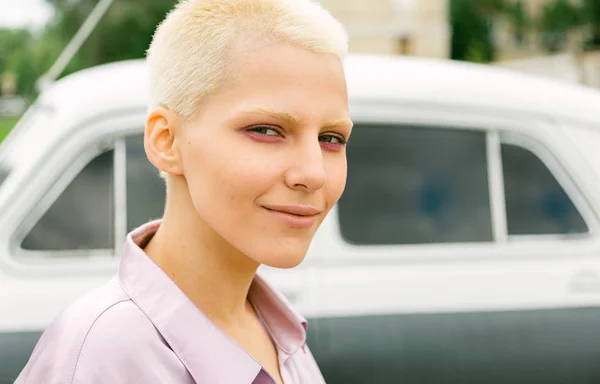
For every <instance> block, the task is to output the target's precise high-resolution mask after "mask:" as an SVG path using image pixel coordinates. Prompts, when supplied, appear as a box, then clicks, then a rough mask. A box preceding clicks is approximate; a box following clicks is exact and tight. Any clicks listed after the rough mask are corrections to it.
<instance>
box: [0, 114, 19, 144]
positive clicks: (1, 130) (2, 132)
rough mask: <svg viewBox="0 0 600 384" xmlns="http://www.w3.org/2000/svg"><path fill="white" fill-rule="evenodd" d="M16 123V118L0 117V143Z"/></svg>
mask: <svg viewBox="0 0 600 384" xmlns="http://www.w3.org/2000/svg"><path fill="white" fill-rule="evenodd" d="M16 123H17V119H12V118H3V117H0V143H1V142H2V140H4V138H5V137H6V136H7V135H8V132H9V131H10V130H11V129H12V127H14V125H15V124H16Z"/></svg>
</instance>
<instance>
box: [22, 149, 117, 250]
mask: <svg viewBox="0 0 600 384" xmlns="http://www.w3.org/2000/svg"><path fill="white" fill-rule="evenodd" d="M113 196H114V192H113V151H112V150H110V151H106V152H104V153H102V154H100V155H98V156H97V157H95V158H94V159H93V160H92V161H90V162H89V163H88V164H87V166H86V167H85V168H83V170H82V171H81V172H80V173H79V174H78V175H77V176H76V177H75V178H74V179H73V181H72V182H71V183H70V184H69V185H68V186H67V188H66V189H65V190H64V191H63V192H62V193H61V195H60V196H59V197H58V199H57V200H56V201H55V202H54V203H53V204H52V205H51V206H50V208H49V209H48V210H47V211H46V212H45V213H44V215H43V216H42V217H41V219H40V220H39V221H38V222H37V223H36V224H35V225H34V227H33V229H32V230H31V231H30V232H29V233H28V234H27V236H26V237H25V239H24V240H23V242H22V244H21V247H22V248H23V249H27V250H52V251H59V250H81V249H113V248H114V240H113V239H114V233H113V232H114V219H113V212H114V205H113V204H114V203H113Z"/></svg>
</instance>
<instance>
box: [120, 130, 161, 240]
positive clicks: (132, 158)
mask: <svg viewBox="0 0 600 384" xmlns="http://www.w3.org/2000/svg"><path fill="white" fill-rule="evenodd" d="M125 145H126V148H127V229H128V231H131V230H132V229H134V228H137V227H138V226H140V225H142V224H144V223H146V222H147V221H149V220H153V219H157V218H161V217H162V215H163V210H164V204H165V183H164V181H163V180H162V179H161V178H160V176H159V175H158V170H157V169H156V168H155V167H154V166H153V165H152V163H150V161H149V160H148V158H147V157H146V152H145V151H144V137H143V135H135V136H130V137H127V138H126V140H125Z"/></svg>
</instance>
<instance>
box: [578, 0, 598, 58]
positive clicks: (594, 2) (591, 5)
mask: <svg viewBox="0 0 600 384" xmlns="http://www.w3.org/2000/svg"><path fill="white" fill-rule="evenodd" d="M581 22H582V24H584V25H586V26H587V28H588V31H589V35H588V37H587V39H586V41H585V42H584V48H585V49H600V1H598V0H583V4H582V7H581Z"/></svg>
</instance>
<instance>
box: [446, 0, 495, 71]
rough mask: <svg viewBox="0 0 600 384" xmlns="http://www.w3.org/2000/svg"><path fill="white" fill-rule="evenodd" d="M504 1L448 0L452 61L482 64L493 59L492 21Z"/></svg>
mask: <svg viewBox="0 0 600 384" xmlns="http://www.w3.org/2000/svg"><path fill="white" fill-rule="evenodd" d="M505 9H506V5H505V3H504V1H503V0H451V1H450V24H451V26H452V41H451V49H450V51H451V57H452V59H455V60H467V61H474V62H479V63H485V62H489V61H492V60H493V59H494V47H493V41H492V40H493V30H492V22H491V21H492V19H493V17H494V15H496V14H498V13H500V12H504V11H505Z"/></svg>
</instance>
